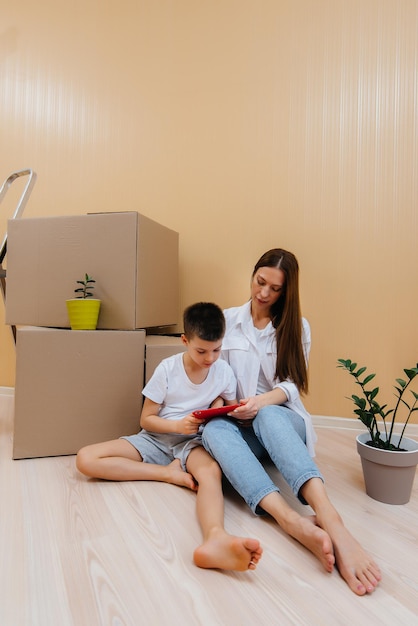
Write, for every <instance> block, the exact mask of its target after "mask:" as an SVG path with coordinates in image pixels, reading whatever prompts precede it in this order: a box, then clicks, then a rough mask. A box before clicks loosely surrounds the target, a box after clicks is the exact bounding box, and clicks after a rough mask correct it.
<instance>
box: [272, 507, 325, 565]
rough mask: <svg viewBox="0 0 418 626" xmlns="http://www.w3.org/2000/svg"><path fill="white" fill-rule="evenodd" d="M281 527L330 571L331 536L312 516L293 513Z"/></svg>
mask: <svg viewBox="0 0 418 626" xmlns="http://www.w3.org/2000/svg"><path fill="white" fill-rule="evenodd" d="M282 528H283V530H285V531H286V532H287V533H288V534H289V535H290V536H291V537H293V538H294V539H296V540H297V541H299V543H301V544H302V545H303V546H305V548H307V549H308V550H309V551H310V552H312V554H313V555H314V556H316V558H317V559H318V560H319V561H320V562H321V563H322V565H323V566H324V568H325V569H326V571H327V572H332V570H333V567H334V563H335V556H334V549H333V545H332V541H331V537H330V536H329V534H328V533H327V532H326V531H325V530H323V529H322V528H320V527H319V526H318V525H317V524H316V521H315V518H314V517H302V516H301V515H299V514H298V513H295V514H294V516H292V518H291V519H290V520H287V522H286V524H282Z"/></svg>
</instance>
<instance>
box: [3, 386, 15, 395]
mask: <svg viewBox="0 0 418 626" xmlns="http://www.w3.org/2000/svg"><path fill="white" fill-rule="evenodd" d="M14 395H15V389H14V387H0V396H14Z"/></svg>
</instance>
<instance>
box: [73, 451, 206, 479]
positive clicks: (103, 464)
mask: <svg viewBox="0 0 418 626" xmlns="http://www.w3.org/2000/svg"><path fill="white" fill-rule="evenodd" d="M76 465H77V469H78V470H79V471H80V472H82V473H83V474H86V476H90V477H92V478H102V479H105V480H156V481H161V482H167V483H173V484H176V485H180V486H182V487H188V488H189V489H195V484H194V481H193V478H192V477H191V476H190V474H187V473H186V472H183V470H182V469H181V465H180V462H179V461H178V460H177V459H175V460H174V461H172V462H171V463H169V464H167V465H156V464H153V463H143V461H142V457H141V455H140V454H139V452H138V450H136V448H135V447H134V446H133V445H132V444H131V443H129V441H127V440H126V439H114V440H112V441H105V442H103V443H96V444H92V445H90V446H86V447H85V448H82V449H81V450H80V451H79V452H78V454H77V458H76Z"/></svg>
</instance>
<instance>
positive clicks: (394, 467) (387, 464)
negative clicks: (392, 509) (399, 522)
mask: <svg viewBox="0 0 418 626" xmlns="http://www.w3.org/2000/svg"><path fill="white" fill-rule="evenodd" d="M356 441H357V452H358V453H359V455H360V458H361V464H362V467H363V476H364V483H365V487H366V493H367V495H368V496H370V497H371V498H373V499H374V500H378V501H379V502H385V503H386V504H406V503H407V502H409V500H410V498H411V491H412V486H413V483H414V478H415V471H416V467H417V464H418V442H417V441H414V440H413V439H409V438H408V437H402V442H401V447H402V448H405V450H406V451H405V452H400V451H397V450H394V451H393V450H381V449H379V448H373V447H372V446H368V445H367V443H366V442H367V441H370V434H369V433H368V432H365V433H362V434H361V435H358V436H357V439H356ZM392 442H393V443H394V444H395V445H397V444H398V442H399V435H393V436H392Z"/></svg>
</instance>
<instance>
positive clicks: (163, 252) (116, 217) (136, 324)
mask: <svg viewBox="0 0 418 626" xmlns="http://www.w3.org/2000/svg"><path fill="white" fill-rule="evenodd" d="M178 240H179V236H178V233H176V232H175V231H173V230H170V229H169V228H166V227H165V226H161V225H160V224H158V223H157V222H154V221H153V220H151V219H149V218H147V217H144V216H143V215H141V214H140V213H137V212H126V213H97V214H96V213H95V214H88V215H76V216H69V217H65V216H61V217H39V218H27V219H26V218H22V219H17V220H9V222H8V235H7V298H6V323H7V324H10V325H14V326H17V325H29V326H45V327H55V328H69V321H68V316H67V309H66V303H65V301H66V300H67V299H70V298H73V297H74V289H75V287H76V286H77V285H76V281H77V280H80V279H84V275H85V274H86V273H88V274H89V275H90V276H92V277H93V278H94V279H95V280H96V285H95V289H94V295H95V297H96V298H100V299H101V300H102V305H101V310H100V315H99V322H98V328H99V329H128V330H129V329H136V328H147V327H151V326H170V325H175V324H177V321H178V314H179V279H178V265H179V264H178Z"/></svg>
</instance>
